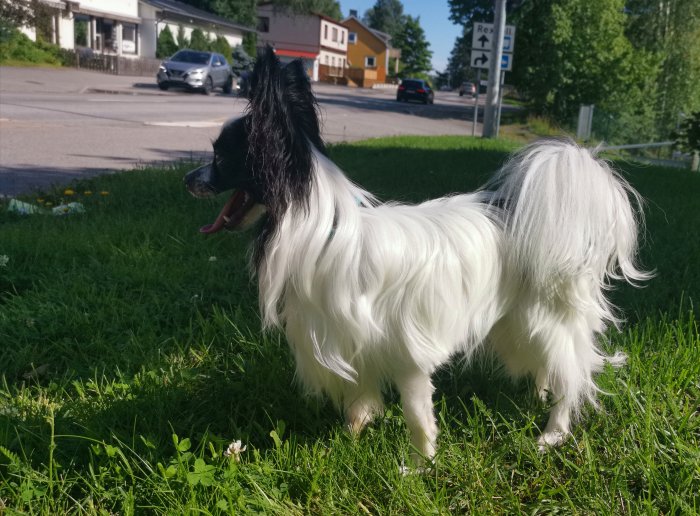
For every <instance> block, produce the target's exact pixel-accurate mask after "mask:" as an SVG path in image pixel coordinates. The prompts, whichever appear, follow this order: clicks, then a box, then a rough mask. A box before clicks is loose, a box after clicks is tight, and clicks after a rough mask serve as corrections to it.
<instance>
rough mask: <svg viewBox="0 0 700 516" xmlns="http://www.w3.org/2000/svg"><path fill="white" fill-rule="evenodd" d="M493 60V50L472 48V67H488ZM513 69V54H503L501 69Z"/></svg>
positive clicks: (505, 70)
mask: <svg viewBox="0 0 700 516" xmlns="http://www.w3.org/2000/svg"><path fill="white" fill-rule="evenodd" d="M490 62H491V52H489V51H488V50H477V49H474V48H472V55H471V60H470V62H469V64H470V66H471V67H472V68H485V69H488V68H489V66H490ZM512 69H513V56H512V55H511V54H503V55H502V56H501V70H503V71H504V72H510V71H511V70H512Z"/></svg>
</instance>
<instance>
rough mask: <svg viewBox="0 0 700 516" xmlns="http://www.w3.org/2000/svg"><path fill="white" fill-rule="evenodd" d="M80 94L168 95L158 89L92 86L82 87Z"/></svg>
mask: <svg viewBox="0 0 700 516" xmlns="http://www.w3.org/2000/svg"><path fill="white" fill-rule="evenodd" d="M80 93H81V94H87V93H98V94H103V95H132V96H136V95H151V96H154V97H155V96H157V97H163V96H167V95H169V93H165V92H163V93H161V92H159V91H139V90H134V89H128V90H123V89H118V88H94V87H87V88H83V89H82V90H81V91H80Z"/></svg>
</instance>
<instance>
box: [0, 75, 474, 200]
mask: <svg viewBox="0 0 700 516" xmlns="http://www.w3.org/2000/svg"><path fill="white" fill-rule="evenodd" d="M314 90H315V92H316V96H317V98H318V100H319V105H320V108H321V113H322V127H323V134H324V137H325V139H326V140H327V141H329V142H340V141H355V140H360V139H366V138H373V137H380V136H390V135H401V134H416V135H443V134H461V135H467V134H469V135H470V134H472V122H471V120H472V117H473V106H474V101H473V100H472V99H467V98H464V97H463V98H460V97H459V96H458V95H457V94H456V93H453V92H437V94H436V98H435V104H433V105H430V106H424V105H422V104H414V103H411V104H406V103H398V102H396V100H395V97H394V95H395V94H394V92H393V91H381V90H362V89H352V88H346V87H341V86H332V85H324V84H317V85H314ZM244 109H245V101H244V100H243V99H239V98H237V97H235V96H232V95H224V94H222V93H216V94H213V95H211V96H208V97H207V96H205V95H202V94H199V93H188V92H183V91H168V92H161V91H159V90H158V89H157V88H156V87H155V81H154V80H152V78H150V77H119V76H112V75H106V74H99V73H93V72H87V71H81V70H72V69H41V68H12V67H0V196H13V195H17V194H20V193H28V192H30V191H32V190H34V189H39V188H45V187H47V186H48V185H50V184H53V183H59V184H60V183H67V182H69V181H71V180H72V179H74V178H78V177H83V176H86V175H92V174H97V173H105V172H113V171H117V170H124V169H131V168H134V167H137V166H143V165H151V164H154V163H155V164H158V163H164V162H170V161H173V160H180V159H202V158H205V157H206V156H207V155H208V153H209V151H210V149H211V142H212V140H213V139H214V138H216V135H217V134H218V132H219V129H220V127H221V124H222V123H223V122H225V121H226V120H228V119H229V118H231V117H236V116H240V114H241V113H242V112H243V111H244ZM480 132H481V125H480V124H478V125H477V134H479V133H480Z"/></svg>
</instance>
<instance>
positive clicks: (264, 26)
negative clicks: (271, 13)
mask: <svg viewBox="0 0 700 516" xmlns="http://www.w3.org/2000/svg"><path fill="white" fill-rule="evenodd" d="M258 32H270V18H269V17H267V16H258Z"/></svg>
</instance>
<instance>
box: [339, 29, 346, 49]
mask: <svg viewBox="0 0 700 516" xmlns="http://www.w3.org/2000/svg"><path fill="white" fill-rule="evenodd" d="M343 43H345V31H344V30H341V31H340V44H341V45H342V44H343Z"/></svg>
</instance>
